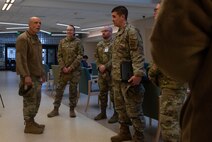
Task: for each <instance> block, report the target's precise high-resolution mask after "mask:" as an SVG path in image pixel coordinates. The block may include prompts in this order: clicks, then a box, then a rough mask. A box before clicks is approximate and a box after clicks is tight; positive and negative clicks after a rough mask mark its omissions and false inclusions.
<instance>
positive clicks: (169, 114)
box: [148, 64, 186, 142]
mask: <svg viewBox="0 0 212 142" xmlns="http://www.w3.org/2000/svg"><path fill="white" fill-rule="evenodd" d="M148 76H149V78H150V80H152V82H153V83H154V84H156V85H157V86H159V87H160V89H161V96H160V116H159V119H160V126H161V133H162V139H163V141H164V142H179V140H180V125H179V113H180V110H181V107H182V105H183V103H184V100H185V97H186V85H185V84H183V83H180V82H177V81H176V80H174V79H172V78H170V77H168V76H166V75H164V74H163V73H162V72H161V71H160V70H159V69H158V68H157V67H156V65H155V64H152V65H151V67H150V69H149V71H148Z"/></svg>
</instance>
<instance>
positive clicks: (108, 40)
mask: <svg viewBox="0 0 212 142" xmlns="http://www.w3.org/2000/svg"><path fill="white" fill-rule="evenodd" d="M111 40H112V37H110V38H108V39H103V41H104V42H105V43H108V42H110V41H111Z"/></svg>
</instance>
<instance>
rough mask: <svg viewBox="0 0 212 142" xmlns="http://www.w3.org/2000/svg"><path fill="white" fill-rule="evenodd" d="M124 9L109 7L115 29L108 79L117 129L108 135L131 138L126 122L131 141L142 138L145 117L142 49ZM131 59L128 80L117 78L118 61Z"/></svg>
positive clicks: (116, 139)
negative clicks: (111, 81) (118, 127)
mask: <svg viewBox="0 0 212 142" xmlns="http://www.w3.org/2000/svg"><path fill="white" fill-rule="evenodd" d="M127 16H128V10H127V8H126V7H124V6H118V7H115V8H114V9H113V10H112V20H113V23H114V25H115V26H117V27H119V30H118V32H117V34H116V37H115V39H114V44H113V48H112V79H113V83H114V100H115V108H116V111H117V112H118V115H119V123H120V132H119V133H118V135H116V136H113V137H111V141H112V142H122V141H126V140H131V139H132V137H131V134H130V130H129V125H130V124H131V123H132V125H133V128H134V135H133V141H134V142H143V141H144V128H145V119H144V115H143V111H142V102H143V96H144V87H143V85H142V84H141V78H142V76H143V75H144V52H143V45H142V39H141V36H140V34H139V32H138V31H137V30H136V29H135V28H134V27H133V26H131V25H130V24H128V23H127ZM126 60H130V61H131V62H132V68H133V76H132V77H131V78H130V79H129V80H128V82H122V81H121V74H120V65H121V63H122V61H126Z"/></svg>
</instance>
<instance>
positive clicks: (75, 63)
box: [54, 37, 83, 109]
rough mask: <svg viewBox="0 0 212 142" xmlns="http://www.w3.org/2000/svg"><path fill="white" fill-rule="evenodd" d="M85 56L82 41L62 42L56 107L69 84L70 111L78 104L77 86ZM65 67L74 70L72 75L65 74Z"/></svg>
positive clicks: (76, 39)
mask: <svg viewBox="0 0 212 142" xmlns="http://www.w3.org/2000/svg"><path fill="white" fill-rule="evenodd" d="M82 56H83V46H82V44H81V41H80V39H78V38H76V37H73V38H71V39H70V38H68V37H66V38H64V39H62V40H61V41H60V43H59V47H58V62H59V65H60V68H61V71H60V77H59V83H58V86H57V88H56V96H55V101H54V106H55V107H59V106H60V104H61V101H62V97H63V93H64V90H65V87H66V85H67V83H68V82H69V83H70V85H69V100H70V104H69V106H70V109H74V108H75V107H76V103H77V84H78V82H79V79H80V74H81V68H80V61H81V60H82ZM64 67H70V68H71V69H72V70H71V72H70V73H66V74H64V73H63V72H62V69H63V68H64Z"/></svg>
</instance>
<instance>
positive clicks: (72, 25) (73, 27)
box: [68, 24, 75, 32]
mask: <svg viewBox="0 0 212 142" xmlns="http://www.w3.org/2000/svg"><path fill="white" fill-rule="evenodd" d="M68 26H71V27H72V28H73V29H74V32H75V27H74V25H72V24H69V25H68Z"/></svg>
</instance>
